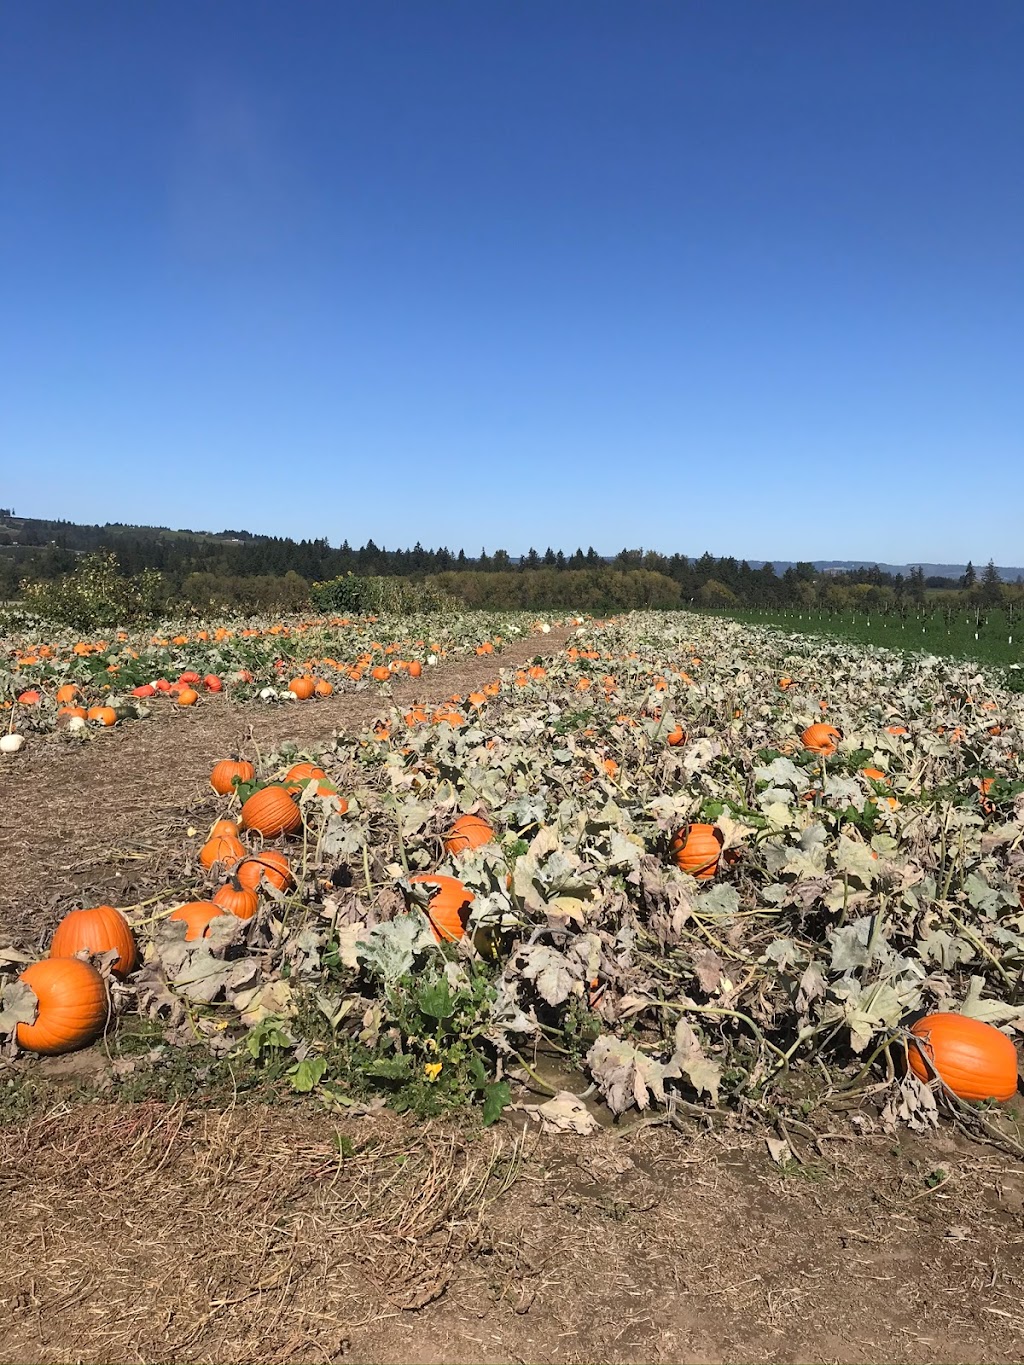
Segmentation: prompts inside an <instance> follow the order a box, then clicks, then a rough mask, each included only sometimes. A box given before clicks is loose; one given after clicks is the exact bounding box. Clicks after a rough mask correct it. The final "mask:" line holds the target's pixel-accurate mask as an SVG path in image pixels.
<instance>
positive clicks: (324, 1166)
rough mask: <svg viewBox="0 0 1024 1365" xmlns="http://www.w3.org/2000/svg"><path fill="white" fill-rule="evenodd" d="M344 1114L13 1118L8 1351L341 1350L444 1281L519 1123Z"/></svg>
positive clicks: (433, 1294) (287, 1353)
mask: <svg viewBox="0 0 1024 1365" xmlns="http://www.w3.org/2000/svg"><path fill="white" fill-rule="evenodd" d="M307 1124H308V1129H309V1132H308V1135H304V1131H303V1130H304V1128H305V1127H306V1126H307ZM349 1131H351V1132H353V1133H357V1145H356V1146H355V1149H354V1151H352V1154H350V1155H344V1154H343V1153H342V1152H341V1151H340V1150H339V1140H340V1137H341V1132H340V1130H337V1131H335V1130H333V1129H332V1127H331V1125H330V1124H329V1123H328V1122H327V1121H326V1120H320V1121H317V1119H316V1117H315V1116H314V1120H313V1121H312V1122H309V1121H308V1116H307V1120H306V1122H304V1123H303V1124H302V1125H300V1124H297V1123H296V1122H295V1119H294V1116H293V1115H289V1114H286V1113H284V1112H277V1111H273V1110H268V1109H253V1110H245V1111H241V1110H233V1111H229V1112H226V1113H202V1112H197V1111H191V1112H190V1111H188V1110H186V1109H185V1108H184V1107H182V1106H173V1107H167V1106H163V1105H156V1104H146V1105H141V1106H137V1107H130V1106H125V1107H116V1106H109V1105H91V1106H87V1107H82V1108H72V1109H67V1108H62V1109H58V1110H57V1111H55V1112H52V1113H50V1114H47V1115H46V1116H45V1117H42V1118H38V1119H36V1120H34V1121H32V1122H30V1123H29V1124H28V1125H26V1126H25V1127H23V1128H21V1129H17V1130H14V1131H10V1132H7V1133H6V1134H4V1135H3V1141H2V1143H0V1199H2V1204H3V1208H4V1209H5V1213H4V1217H3V1237H4V1245H3V1249H2V1251H0V1285H2V1286H3V1288H2V1289H0V1349H2V1356H0V1358H2V1359H3V1360H4V1361H10V1360H14V1359H18V1360H56V1359H61V1360H63V1359H74V1360H80V1361H96V1362H100V1361H132V1360H186V1359H187V1360H190V1361H233V1362H239V1365H242V1363H243V1362H248V1361H254V1362H256V1361H266V1360H268V1359H274V1360H290V1359H293V1358H303V1359H305V1358H309V1359H316V1358H317V1352H318V1351H319V1352H320V1353H321V1355H320V1358H324V1359H332V1358H334V1356H335V1355H336V1354H337V1353H338V1349H339V1343H340V1342H341V1341H342V1340H343V1339H345V1338H346V1337H347V1335H348V1334H349V1333H351V1332H353V1331H355V1330H358V1329H359V1328H361V1327H366V1326H368V1325H370V1324H371V1323H375V1322H379V1321H382V1320H384V1319H386V1318H387V1317H388V1316H390V1315H396V1314H401V1313H402V1312H403V1311H409V1310H415V1309H418V1308H422V1307H423V1306H425V1305H426V1304H427V1303H430V1302H432V1301H433V1300H435V1299H437V1298H439V1297H440V1296H441V1295H442V1294H443V1293H444V1291H445V1289H446V1287H447V1284H448V1282H449V1280H450V1278H451V1276H452V1274H453V1273H454V1271H455V1270H456V1268H457V1267H458V1265H459V1263H460V1261H461V1260H462V1258H463V1256H464V1255H465V1253H466V1248H467V1246H468V1245H470V1243H471V1242H472V1241H473V1240H474V1239H475V1238H478V1236H479V1228H480V1224H481V1219H482V1218H483V1216H484V1214H485V1212H486V1210H487V1208H488V1206H489V1205H490V1204H491V1203H492V1202H493V1201H494V1200H495V1199H496V1198H499V1197H501V1195H502V1194H503V1193H505V1192H506V1191H508V1190H509V1189H510V1188H511V1186H512V1185H513V1184H514V1183H515V1180H516V1178H517V1175H518V1172H519V1168H520V1158H521V1143H520V1142H518V1141H517V1140H516V1139H515V1138H514V1137H513V1136H512V1135H511V1134H510V1133H508V1132H507V1131H506V1132H505V1133H504V1134H503V1135H490V1136H488V1137H486V1138H484V1139H481V1140H478V1141H476V1142H472V1143H467V1142H464V1141H463V1140H462V1139H461V1138H460V1137H459V1136H458V1135H457V1134H456V1133H455V1132H454V1131H453V1130H451V1129H444V1128H441V1127H439V1126H436V1125H419V1126H417V1125H413V1124H404V1123H398V1122H395V1121H394V1120H390V1121H388V1120H381V1121H379V1122H367V1121H364V1122H363V1123H362V1124H360V1125H359V1127H358V1129H357V1128H356V1127H355V1126H354V1125H349ZM346 1150H351V1149H349V1148H348V1147H347V1144H346ZM5 1333H6V1338H5ZM296 1352H298V1355H296Z"/></svg>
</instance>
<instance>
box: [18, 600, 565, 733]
mask: <svg viewBox="0 0 1024 1365" xmlns="http://www.w3.org/2000/svg"><path fill="white" fill-rule="evenodd" d="M410 626H413V629H410ZM416 626H418V627H420V632H421V633H418V634H417V633H416V632H415V627H416ZM543 628H546V625H545V623H540V622H534V623H532V624H531V623H530V621H529V618H528V617H525V616H523V615H522V614H515V613H511V614H510V613H502V614H500V615H495V614H493V613H483V612H466V613H464V614H461V615H458V614H457V615H455V616H450V615H449V616H448V617H446V618H445V620H444V622H443V625H441V623H440V622H439V620H438V618H436V617H422V618H407V617H398V616H396V617H391V618H378V617H368V618H365V619H363V620H352V619H349V618H345V617H328V618H318V619H315V620H307V619H296V620H292V621H276V622H273V623H272V624H268V623H265V622H260V621H253V620H251V619H250V620H242V621H238V622H231V623H223V624H217V625H213V626H209V627H204V628H202V629H198V630H196V629H191V630H188V631H184V630H175V629H172V628H169V629H165V630H162V631H157V632H155V633H152V632H128V631H119V632H117V633H116V635H115V637H114V638H111V639H101V640H96V641H83V640H75V638H74V637H73V636H71V635H67V636H64V637H62V638H53V637H52V636H49V635H48V636H47V637H46V638H41V637H42V636H43V630H42V628H40V629H39V630H38V631H34V632H23V633H22V634H21V635H20V636H18V637H16V638H8V639H3V638H0V708H3V709H5V710H12V709H13V710H14V711H15V713H16V716H17V721H18V728H19V730H20V731H25V732H31V731H46V730H50V729H53V728H54V727H55V726H56V724H57V723H58V721H60V723H67V721H68V720H69V719H73V718H76V717H77V710H76V709H75V708H78V707H83V708H85V709H86V711H88V708H89V707H96V706H100V705H103V706H107V705H112V706H113V707H114V709H115V710H117V709H118V707H119V706H120V704H121V702H122V701H123V700H124V699H134V700H135V701H139V702H159V700H160V698H161V697H166V698H168V699H169V700H171V701H173V702H175V703H177V704H178V705H180V706H183V707H190V706H195V705H196V704H197V702H199V701H200V700H201V699H202V698H204V697H206V696H209V695H211V694H212V695H216V694H218V693H221V692H225V691H227V692H230V693H231V695H232V696H233V697H235V698H236V699H240V700H247V699H250V698H255V697H257V696H259V697H262V699H263V700H264V701H267V700H271V699H273V700H278V699H283V700H294V699H301V700H309V699H315V698H325V697H330V696H332V695H333V694H334V692H336V691H337V690H339V689H340V688H351V687H354V686H356V687H368V686H373V685H379V684H382V683H387V682H390V681H391V680H393V679H396V678H403V677H411V678H418V677H420V676H422V674H423V670H424V668H427V667H431V666H433V665H435V664H437V663H439V662H442V661H444V660H446V659H449V658H455V657H459V656H462V655H468V654H470V653H472V652H482V653H500V651H501V650H502V649H503V648H504V646H505V644H506V643H507V642H508V641H509V640H514V639H516V638H519V637H521V636H523V635H527V634H529V633H530V632H531V631H532V630H534V629H536V630H537V631H538V632H539V631H540V630H541V629H543ZM481 640H482V641H483V643H481ZM62 707H67V708H73V709H72V710H71V711H70V712H66V713H60V712H59V708H62ZM118 718H119V719H120V718H121V717H120V716H118ZM84 719H86V720H88V715H86V716H85V717H84Z"/></svg>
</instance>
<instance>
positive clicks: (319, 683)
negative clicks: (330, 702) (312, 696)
mask: <svg viewBox="0 0 1024 1365" xmlns="http://www.w3.org/2000/svg"><path fill="white" fill-rule="evenodd" d="M313 691H314V692H315V693H316V694H317V696H318V697H333V696H334V688H333V687H332V686H331V684H330V683H329V682H328V681H327V679H326V678H317V680H316V685H315V686H314V688H313Z"/></svg>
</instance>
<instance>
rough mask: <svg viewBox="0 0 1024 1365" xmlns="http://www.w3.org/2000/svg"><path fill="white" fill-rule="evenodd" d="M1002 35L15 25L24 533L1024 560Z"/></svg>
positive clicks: (881, 26) (890, 27)
mask: <svg viewBox="0 0 1024 1365" xmlns="http://www.w3.org/2000/svg"><path fill="white" fill-rule="evenodd" d="M1022 71H1024V5H1022V4H1021V3H1019V0H983V3H980V4H979V3H976V0H969V2H968V0H965V2H964V3H957V4H950V3H943V0H927V2H921V3H916V2H914V3H907V2H906V0H897V2H896V3H892V0H885V2H884V3H882V2H881V0H867V2H865V0H846V2H845V3H834V2H833V0H828V3H823V2H822V0H806V2H804V0H801V2H800V3H796V2H794V0H771V3H767V2H766V0H747V2H743V0H730V3H717V2H716V0H700V3H698V2H697V0H629V3H627V2H626V0H621V3H614V4H613V3H605V2H604V0H515V2H514V3H513V2H512V0H504V2H501V0H409V2H408V3H404V2H399V0H360V3H345V0H302V3H285V0H275V3H261V2H260V0H202V3H196V2H195V0H159V2H156V0H152V2H147V3H138V2H137V0H118V2H117V3H113V2H112V0H75V2H74V3H72V0H62V2H61V3H52V0H29V2H28V3H22V4H19V3H16V0H9V3H7V4H6V5H5V6H4V7H3V9H2V11H0V505H4V506H9V505H11V504H13V505H14V506H15V507H16V508H17V509H18V511H20V512H23V513H28V514H38V515H60V516H64V517H68V518H72V519H75V520H79V521H100V522H102V521H107V520H120V521H146V522H158V523H162V524H168V525H171V526H192V527H197V528H198V527H204V528H210V529H215V530H216V529H220V528H221V527H224V526H230V527H245V528H247V529H249V530H252V531H266V532H279V533H282V534H291V535H295V536H299V537H301V536H304V535H305V536H315V535H326V536H327V537H328V538H329V539H331V540H332V541H334V542H339V541H341V540H342V539H344V538H348V539H349V540H350V541H352V542H354V543H356V542H361V541H363V540H365V539H366V538H367V537H370V536H372V537H373V538H374V539H375V540H376V541H377V542H378V544H380V543H384V544H387V545H388V546H395V545H403V544H409V543H411V542H413V541H415V540H416V539H417V538H419V539H421V540H422V541H423V543H424V544H430V545H437V544H441V543H446V544H448V545H449V546H451V547H453V548H454V547H458V546H465V547H466V549H467V550H468V551H471V552H474V553H475V552H476V551H477V550H478V549H479V547H480V546H483V545H486V546H487V548H488V549H489V550H493V549H495V548H496V547H498V546H501V547H504V548H506V549H508V550H509V551H510V552H511V553H513V554H514V553H517V552H519V551H521V550H525V549H527V548H528V547H529V546H530V545H536V546H537V547H538V548H541V549H543V547H544V546H546V545H548V544H551V545H554V546H562V547H564V548H565V549H567V550H571V549H573V548H575V546H576V545H577V544H582V545H583V546H584V548H585V547H586V546H587V544H589V543H592V544H594V545H595V546H596V547H597V548H598V549H599V550H601V551H608V552H612V551H615V550H618V549H620V548H621V547H622V546H624V545H628V546H638V545H643V546H645V547H648V548H651V547H656V548H660V549H664V550H668V551H672V550H676V549H678V550H683V551H686V552H689V553H696V554H699V553H701V552H702V551H703V550H705V549H710V550H711V551H712V552H713V553H716V554H728V553H732V554H736V555H747V556H749V557H751V558H763V557H769V558H779V559H795V558H826V557H827V558H832V557H835V558H846V557H867V558H878V559H882V560H888V561H897V562H903V561H905V560H916V559H922V560H928V561H947V560H948V561H962V560H965V559H966V558H968V557H972V558H973V559H974V560H975V561H979V560H985V559H987V558H988V557H989V555H993V556H994V557H995V558H996V561H997V562H1000V563H1004V564H1020V563H1022V562H1024V534H1022V529H1021V528H1022V513H1024V80H1022V74H1021V73H1022Z"/></svg>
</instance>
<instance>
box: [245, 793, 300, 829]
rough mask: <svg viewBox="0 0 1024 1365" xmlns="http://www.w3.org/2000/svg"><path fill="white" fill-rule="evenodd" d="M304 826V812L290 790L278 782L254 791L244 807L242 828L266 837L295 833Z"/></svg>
mask: <svg viewBox="0 0 1024 1365" xmlns="http://www.w3.org/2000/svg"><path fill="white" fill-rule="evenodd" d="M301 827H302V813H301V811H300V810H299V807H298V805H297V804H296V802H295V800H294V799H293V797H292V795H291V793H290V792H288V791H286V790H285V788H284V787H282V786H280V785H278V784H277V783H273V784H271V785H270V786H269V787H261V788H260V790H259V791H258V792H253V794H252V796H250V797H249V799H248V801H246V803H245V804H244V805H243V807H242V828H243V829H254V830H256V832H257V833H258V834H262V835H263V837H264V839H276V838H277V836H278V835H279V834H294V833H295V831H296V830H298V829H300V828H301Z"/></svg>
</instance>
